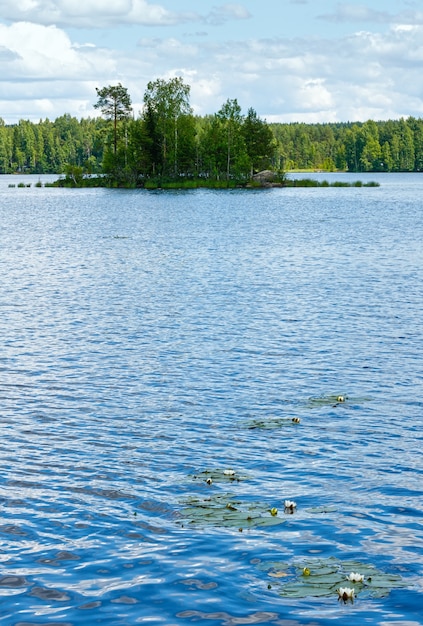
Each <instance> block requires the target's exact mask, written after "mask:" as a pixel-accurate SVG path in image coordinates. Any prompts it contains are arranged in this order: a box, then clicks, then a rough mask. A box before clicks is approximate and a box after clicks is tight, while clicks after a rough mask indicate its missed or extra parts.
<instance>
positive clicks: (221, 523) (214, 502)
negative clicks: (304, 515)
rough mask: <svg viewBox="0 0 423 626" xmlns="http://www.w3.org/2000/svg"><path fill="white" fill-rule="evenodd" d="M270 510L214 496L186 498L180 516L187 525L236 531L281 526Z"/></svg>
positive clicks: (256, 504) (221, 496)
mask: <svg viewBox="0 0 423 626" xmlns="http://www.w3.org/2000/svg"><path fill="white" fill-rule="evenodd" d="M271 510H272V508H271V507H270V506H269V505H266V504H263V503H257V502H246V503H244V502H242V501H241V500H239V499H234V497H233V495H231V494H218V495H214V496H211V497H210V498H194V497H193V498H189V500H188V501H187V502H186V503H185V506H184V508H183V509H182V510H181V511H180V515H181V517H182V518H183V519H184V520H186V523H189V524H197V525H200V526H204V525H206V526H208V525H209V526H216V527H227V528H238V529H240V530H241V529H244V528H245V529H246V528H264V527H268V526H277V525H279V524H283V523H284V521H285V520H284V519H282V518H280V517H278V515H272V513H271Z"/></svg>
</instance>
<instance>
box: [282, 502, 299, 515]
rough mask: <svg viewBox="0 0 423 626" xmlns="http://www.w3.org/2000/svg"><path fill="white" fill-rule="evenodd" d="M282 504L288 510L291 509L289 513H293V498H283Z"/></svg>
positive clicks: (294, 505) (294, 506)
mask: <svg viewBox="0 0 423 626" xmlns="http://www.w3.org/2000/svg"><path fill="white" fill-rule="evenodd" d="M284 506H285V509H287V510H288V511H291V513H293V512H294V509H296V508H297V503H296V502H294V501H293V500H285V502H284Z"/></svg>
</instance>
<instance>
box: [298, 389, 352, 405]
mask: <svg viewBox="0 0 423 626" xmlns="http://www.w3.org/2000/svg"><path fill="white" fill-rule="evenodd" d="M348 400H349V398H348V396H347V395H345V394H344V393H338V394H335V395H329V396H320V397H317V398H309V399H308V402H307V405H308V406H309V407H310V408H317V407H321V406H327V405H330V406H333V405H338V404H345V403H346V402H348Z"/></svg>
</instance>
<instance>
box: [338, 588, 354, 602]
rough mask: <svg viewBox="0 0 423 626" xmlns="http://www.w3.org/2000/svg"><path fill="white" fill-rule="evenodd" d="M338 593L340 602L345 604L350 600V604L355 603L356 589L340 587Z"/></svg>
mask: <svg viewBox="0 0 423 626" xmlns="http://www.w3.org/2000/svg"><path fill="white" fill-rule="evenodd" d="M336 591H337V593H338V600H342V601H343V602H345V603H346V602H348V600H349V601H350V602H353V601H354V594H355V591H354V588H353V587H339V589H337V590H336Z"/></svg>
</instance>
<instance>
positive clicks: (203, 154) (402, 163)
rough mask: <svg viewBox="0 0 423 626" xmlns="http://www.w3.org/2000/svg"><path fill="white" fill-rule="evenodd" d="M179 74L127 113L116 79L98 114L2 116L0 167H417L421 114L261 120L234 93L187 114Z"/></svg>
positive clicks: (191, 171) (214, 176)
mask: <svg viewBox="0 0 423 626" xmlns="http://www.w3.org/2000/svg"><path fill="white" fill-rule="evenodd" d="M189 98H190V87H189V85H187V84H185V83H184V81H183V80H182V79H181V78H173V79H170V80H167V81H165V80H162V79H158V80H156V81H152V82H150V83H148V85H147V88H146V91H145V94H144V106H143V109H142V111H140V112H139V115H138V117H136V118H135V116H134V113H133V110H132V104H131V98H130V96H129V94H128V91H127V89H126V88H125V87H123V86H122V85H120V84H119V85H115V86H107V87H103V88H102V89H97V102H96V103H95V104H94V107H95V108H97V109H99V110H100V111H101V113H102V117H93V118H88V119H81V120H78V119H76V118H74V117H71V116H70V115H67V114H66V115H62V116H60V117H58V118H57V119H56V120H55V121H50V120H48V119H46V120H40V121H39V122H38V123H33V122H30V121H27V120H21V121H20V122H19V123H18V124H15V125H6V124H5V123H4V122H3V120H2V119H1V118H0V173H2V174H7V173H15V172H21V173H32V174H44V173H64V172H65V173H67V174H68V176H70V177H71V178H72V179H73V180H74V181H75V183H77V182H78V181H79V180H81V179H82V178H84V177H86V176H87V175H91V174H103V175H105V176H106V178H108V180H109V181H112V182H113V183H114V184H117V185H129V186H135V185H139V184H145V183H146V181H151V180H175V179H185V180H187V179H193V178H203V179H209V180H222V181H229V180H232V181H236V180H238V181H242V180H248V179H250V178H251V176H252V174H253V173H254V172H257V171H260V170H263V169H273V170H275V171H289V170H292V169H322V170H327V171H335V170H341V171H342V170H348V171H351V172H404V171H405V172H411V171H417V172H419V171H423V120H421V119H416V118H413V117H409V118H407V119H403V118H402V119H400V120H389V121H384V122H381V121H379V122H375V121H371V120H370V121H367V122H364V123H350V122H348V123H337V124H333V123H332V124H304V123H291V124H268V123H267V122H266V121H264V120H262V119H260V117H259V116H258V115H257V113H256V112H255V111H254V109H252V108H250V109H248V111H247V113H246V114H243V113H242V111H241V107H240V106H239V104H238V101H237V100H236V99H233V100H231V99H228V100H227V101H226V102H225V103H224V104H223V105H222V107H221V108H220V110H219V111H218V112H217V113H215V114H213V115H207V116H203V117H200V116H195V115H194V114H193V111H192V108H191V105H190V100H189Z"/></svg>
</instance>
